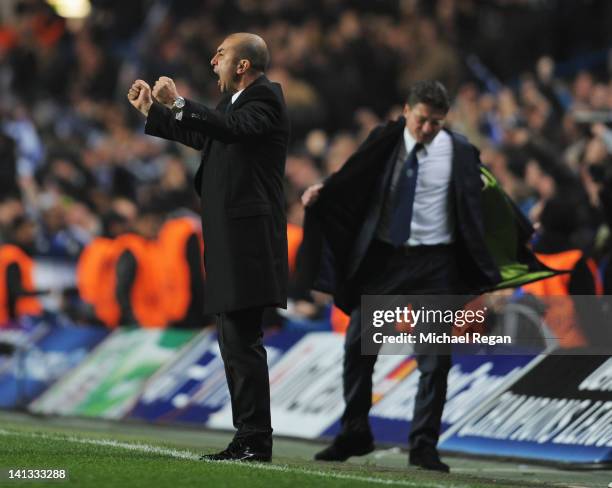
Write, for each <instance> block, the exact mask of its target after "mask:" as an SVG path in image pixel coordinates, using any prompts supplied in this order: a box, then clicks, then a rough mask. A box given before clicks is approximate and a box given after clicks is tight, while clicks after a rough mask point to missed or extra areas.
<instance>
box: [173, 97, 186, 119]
mask: <svg viewBox="0 0 612 488" xmlns="http://www.w3.org/2000/svg"><path fill="white" fill-rule="evenodd" d="M184 107H185V99H184V98H183V97H176V100H174V103H173V104H172V108H171V109H170V110H172V113H173V114H174V115H178V114H179V113H181V112H182V111H183V108H184Z"/></svg>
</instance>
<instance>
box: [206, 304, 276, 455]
mask: <svg viewBox="0 0 612 488" xmlns="http://www.w3.org/2000/svg"><path fill="white" fill-rule="evenodd" d="M263 312H264V309H263V308H262V307H257V308H250V309H245V310H239V311H236V312H226V313H221V314H219V315H218V316H217V329H218V333H219V347H220V349H221V357H222V358H223V363H224V365H225V376H226V378H227V385H228V387H229V392H230V398H231V402H232V416H233V421H234V427H236V429H237V432H236V435H235V438H236V439H242V440H248V441H249V442H251V443H252V444H254V446H255V447H257V449H259V450H264V451H265V450H270V451H271V450H272V423H271V420H270V379H269V376H268V362H267V356H266V350H265V349H264V346H263V332H262V328H261V323H262V317H263Z"/></svg>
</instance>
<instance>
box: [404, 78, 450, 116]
mask: <svg viewBox="0 0 612 488" xmlns="http://www.w3.org/2000/svg"><path fill="white" fill-rule="evenodd" d="M406 103H407V104H408V105H409V106H410V107H414V106H415V105H416V104H418V103H423V104H425V105H429V106H430V107H431V108H433V109H435V110H439V111H440V112H444V113H446V112H448V110H449V108H450V100H449V98H448V92H447V91H446V88H444V85H443V84H442V83H440V82H439V81H435V80H424V81H417V82H416V83H414V84H413V85H412V86H411V87H410V89H409V91H408V97H406Z"/></svg>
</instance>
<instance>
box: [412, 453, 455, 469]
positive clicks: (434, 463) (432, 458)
mask: <svg viewBox="0 0 612 488" xmlns="http://www.w3.org/2000/svg"><path fill="white" fill-rule="evenodd" d="M408 463H409V464H411V465H412V466H417V467H419V468H423V469H428V470H430V471H439V472H441V473H450V467H449V466H448V464H446V463H443V462H442V461H440V455H439V454H438V451H437V450H436V449H427V450H425V451H410V455H409V457H408Z"/></svg>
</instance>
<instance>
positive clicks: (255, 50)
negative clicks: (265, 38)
mask: <svg viewBox="0 0 612 488" xmlns="http://www.w3.org/2000/svg"><path fill="white" fill-rule="evenodd" d="M236 58H237V59H248V60H249V61H250V62H251V68H253V69H254V70H255V71H261V72H264V71H265V70H266V68H267V67H268V63H269V62H270V55H269V54H268V49H267V48H266V46H265V45H263V46H262V45H261V44H260V43H258V42H255V41H252V40H247V41H243V42H241V43H240V44H238V46H236Z"/></svg>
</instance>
